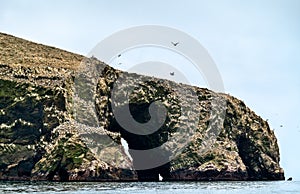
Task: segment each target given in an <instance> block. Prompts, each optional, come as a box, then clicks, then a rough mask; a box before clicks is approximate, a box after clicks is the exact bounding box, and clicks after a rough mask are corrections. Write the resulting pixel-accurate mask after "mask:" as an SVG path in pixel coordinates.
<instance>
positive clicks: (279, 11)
mask: <svg viewBox="0 0 300 194" xmlns="http://www.w3.org/2000/svg"><path fill="white" fill-rule="evenodd" d="M145 24H155V25H164V26H169V27H172V28H176V29H178V30H181V31H184V32H186V33H188V34H189V35H191V36H192V37H194V38H196V39H198V40H199V42H200V43H201V44H202V45H203V46H204V47H205V48H206V49H207V50H208V52H209V53H210V55H211V56H212V58H213V59H214V61H215V63H216V64H217V66H218V69H219V71H220V73H221V76H222V78H223V81H224V86H225V91H226V93H230V94H231V95H233V96H236V97H238V98H240V99H242V100H244V101H245V103H246V104H247V105H248V106H249V107H250V108H251V109H252V110H254V111H255V112H256V113H257V114H258V115H260V116H261V117H262V118H264V119H269V124H270V126H271V128H273V129H275V133H276V135H277V137H278V140H279V146H280V152H281V165H282V166H283V168H284V169H285V174H286V177H290V176H292V177H294V179H296V180H300V167H299V162H300V151H299V150H298V149H299V148H300V140H299V137H300V118H299V117H300V110H299V108H300V101H299V99H300V78H299V74H300V1H297V0H281V1H278V0H277V1H276V0H257V1H237V0H227V1H225V0H218V1H216V0H212V1H201V0H195V1H192V0H184V1H183V0H182V1H176V0H164V1H163V0H153V1H149V0H147V1H144V0H119V1H117V0H108V1H104V0H103V1H101V0H100V1H96V0H95V1H92V0H67V1H59V0H44V1H38V0H26V1H25V0H6V1H5V0H0V31H1V32H5V33H9V34H13V35H15V36H19V37H22V38H25V39H29V40H32V41H35V42H39V43H43V44H48V45H53V46H55V47H59V48H63V49H66V50H69V51H73V52H77V53H80V54H83V55H86V54H88V52H89V51H90V50H91V49H92V48H93V47H94V46H95V45H96V44H97V43H98V42H100V41H101V40H102V39H104V38H105V37H107V36H109V35H111V34H112V33H113V32H117V31H119V30H122V29H125V28H129V27H133V26H138V25H145ZM280 125H283V127H280Z"/></svg>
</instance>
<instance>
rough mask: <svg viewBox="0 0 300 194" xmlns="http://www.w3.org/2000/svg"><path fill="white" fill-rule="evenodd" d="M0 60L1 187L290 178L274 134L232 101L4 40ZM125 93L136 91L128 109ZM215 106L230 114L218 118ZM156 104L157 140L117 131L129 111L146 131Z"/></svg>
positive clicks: (11, 38) (34, 45) (7, 37)
mask: <svg viewBox="0 0 300 194" xmlns="http://www.w3.org/2000/svg"><path fill="white" fill-rule="evenodd" d="M0 56H1V57H0V180H50V181H158V179H159V175H160V176H162V177H163V180H164V181H186V180H191V181H197V180H199V181H200V180H284V172H283V169H282V168H281V167H280V165H279V160H280V155H279V148H278V144H277V139H276V137H275V134H274V131H273V130H271V129H270V127H269V125H268V123H267V121H265V120H263V119H262V118H261V117H259V116H258V115H256V114H255V112H253V111H251V110H250V109H249V108H248V107H247V106H246V105H245V104H244V102H243V101H241V100H239V99H237V98H235V97H233V96H230V95H227V94H223V93H216V92H214V91H211V90H208V89H206V88H199V87H195V86H188V85H184V84H180V83H175V82H172V81H168V80H163V79H158V78H154V77H147V76H142V75H138V74H132V73H127V72H122V71H120V70H116V69H114V68H112V67H110V66H109V65H107V64H104V63H103V62H101V61H99V60H98V59H96V58H93V57H92V58H85V57H84V56H81V55H78V54H74V53H70V52H67V51H64V50H61V49H57V48H54V47H49V46H45V45H41V44H37V43H33V42H30V41H27V40H24V39H21V38H17V37H14V36H11V35H7V34H3V33H0ZM82 64H84V65H86V66H90V67H97V68H98V71H99V72H101V73H100V74H99V75H97V76H98V77H97V79H96V80H92V79H90V78H89V76H90V75H89V72H86V74H78V72H82V71H81V70H82V69H81V67H82ZM122 77H125V78H126V79H123V80H122V84H121V85H120V86H119V89H116V87H117V86H116V85H115V84H116V82H118V80H120V79H121V78H122ZM82 80H84V81H82ZM127 86H134V87H133V90H132V92H131V93H130V94H129V97H130V100H129V102H128V103H127V102H125V101H126V100H124V101H123V98H124V96H126V94H125V91H127V90H126V87H127ZM90 88H95V93H94V94H92V93H91V91H90V90H89V89H90ZM174 88H181V89H182V91H184V94H185V97H184V98H183V97H182V95H180V94H181V93H180V92H182V91H177V90H175V89H174ZM78 90H80V92H79V93H78ZM76 91H77V92H76ZM113 98H116V99H118V103H115V104H112V102H113ZM216 98H218V99H220V100H221V101H222V102H223V105H224V106H225V108H224V109H223V110H224V111H223V112H222V111H220V112H218V111H213V110H219V109H215V107H214V106H218V105H216V104H214V103H213V101H214V99H216ZM189 99H194V101H193V102H195V103H193V106H192V108H191V101H190V100H189ZM195 99H196V100H195ZM156 101H159V102H160V104H158V105H157V107H160V108H157V109H156V110H157V111H158V112H155V110H154V112H152V113H153V114H155V113H157V114H158V113H160V110H163V109H164V110H166V112H165V118H164V120H163V121H162V124H161V125H159V129H157V130H156V131H154V132H153V133H145V134H137V133H133V132H132V131H128V130H127V128H126V126H125V127H124V125H122V124H120V123H119V120H118V115H121V116H122V115H126V113H127V112H126V105H127V104H128V106H129V109H130V114H131V115H132V118H133V119H135V120H136V121H137V122H139V123H147V122H148V121H149V120H151V116H153V115H151V116H150V113H149V112H151V111H150V109H151V104H152V103H153V102H156ZM126 103H127V104H126ZM124 107H125V109H124ZM114 108H115V110H116V111H114ZM161 108H162V109H161ZM118 110H119V112H118ZM223 113H224V114H223ZM137 126H139V125H137ZM149 126H150V128H151V125H149ZM149 126H148V127H149ZM152 126H153V127H155V126H157V125H156V124H155V123H154V124H153V125H152ZM127 127H128V126H127ZM133 128H134V127H133ZM140 130H141V131H143V130H144V129H140ZM214 131H217V132H218V133H213V132H214ZM207 134H210V135H209V136H208V135H207ZM124 140H125V141H126V142H127V143H128V147H129V154H128V153H126V150H125V149H124V147H123V146H122V143H121V142H122V141H124ZM156 148H158V149H156ZM147 150H155V151H151V152H147ZM141 153H147V154H144V155H143V154H141ZM174 153H176V154H174ZM155 162H157V164H154V163H155Z"/></svg>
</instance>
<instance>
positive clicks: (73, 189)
mask: <svg viewBox="0 0 300 194" xmlns="http://www.w3.org/2000/svg"><path fill="white" fill-rule="evenodd" d="M0 193H67V194H69V193H70V194H84V193H107V194H114V193H120V194H121V193H122V194H123V193H125V194H127V193H128V194H134V193H143V194H148V193H149V194H153V193H164V194H165V193H171V194H176V193H179V194H184V193H203V194H210V193H212V194H214V193H217V194H218V193H222V194H223V193H230V194H231V193H236V194H237V193H238V194H248V193H254V194H260V193H262V194H269V193H270V194H271V193H272V194H273V193H278V194H282V193H295V194H296V193H300V182H299V181H232V182H231V181H224V182H223V181H219V182H213V181H212V182H9V181H3V182H0Z"/></svg>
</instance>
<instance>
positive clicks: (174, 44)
mask: <svg viewBox="0 0 300 194" xmlns="http://www.w3.org/2000/svg"><path fill="white" fill-rule="evenodd" d="M171 43H172V44H173V46H177V45H178V44H179V42H171Z"/></svg>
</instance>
